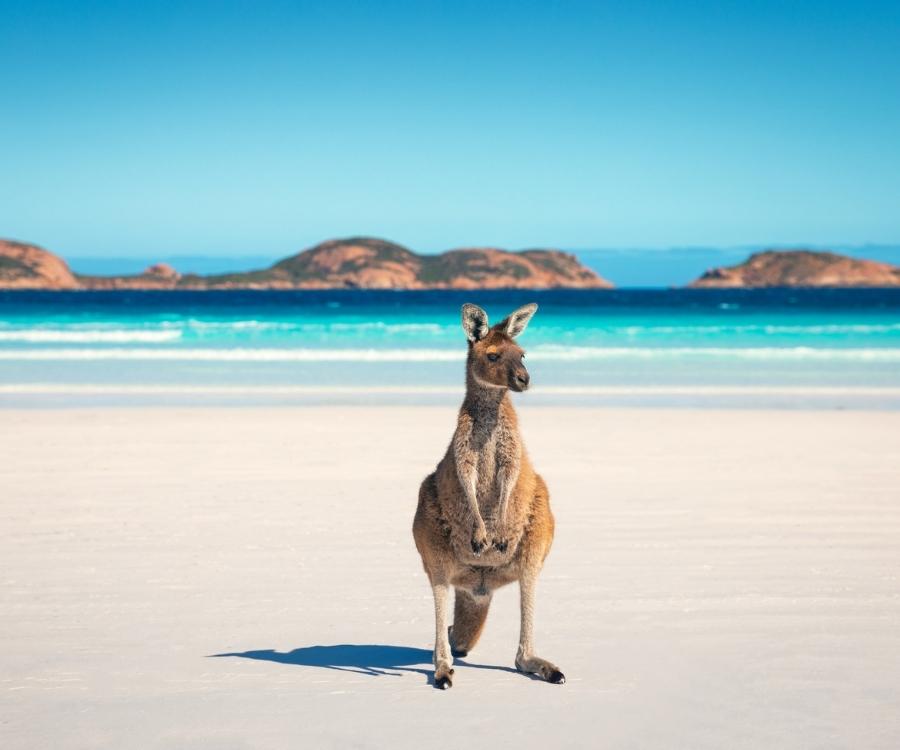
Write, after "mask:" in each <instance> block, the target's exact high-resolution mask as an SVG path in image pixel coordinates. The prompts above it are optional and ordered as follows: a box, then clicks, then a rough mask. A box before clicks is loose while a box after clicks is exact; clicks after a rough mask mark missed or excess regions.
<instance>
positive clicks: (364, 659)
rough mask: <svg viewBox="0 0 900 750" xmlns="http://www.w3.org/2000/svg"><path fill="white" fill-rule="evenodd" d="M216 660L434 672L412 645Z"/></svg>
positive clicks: (375, 672)
mask: <svg viewBox="0 0 900 750" xmlns="http://www.w3.org/2000/svg"><path fill="white" fill-rule="evenodd" d="M211 656H213V657H223V656H235V657H239V658H241V659H258V660H260V661H273V662H276V663H278V664H296V665H297V666H302V667H322V668H324V669H336V670H338V671H341V672H355V673H356V674H364V675H369V676H371V677H380V676H383V675H390V676H392V677H400V676H402V675H401V673H402V672H416V673H418V674H422V675H425V676H426V677H427V678H428V680H429V681H431V680H433V679H434V673H433V669H432V668H431V667H430V666H429V667H423V666H421V665H423V664H425V665H427V664H430V663H431V651H427V650H426V649H424V648H411V647H409V646H380V645H358V644H350V643H343V644H340V645H337V646H305V647H304V648H295V649H294V650H293V651H275V650H273V649H265V650H262V651H242V652H238V653H231V654H211ZM456 665H459V666H464V667H474V668H476V669H495V670H499V671H502V672H515V670H514V669H510V668H509V667H498V666H493V665H487V664H471V663H469V662H466V661H463V660H462V659H457V660H456Z"/></svg>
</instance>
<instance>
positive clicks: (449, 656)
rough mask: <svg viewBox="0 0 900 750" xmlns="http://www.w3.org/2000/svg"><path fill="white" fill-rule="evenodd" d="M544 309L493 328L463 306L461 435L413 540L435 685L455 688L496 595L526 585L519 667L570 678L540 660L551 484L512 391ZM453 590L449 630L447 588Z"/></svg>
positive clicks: (431, 488)
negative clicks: (539, 590)
mask: <svg viewBox="0 0 900 750" xmlns="http://www.w3.org/2000/svg"><path fill="white" fill-rule="evenodd" d="M536 310H537V305H535V304H531V305H525V306H524V307H521V308H519V309H518V310H516V311H515V312H514V313H512V314H511V315H510V316H509V317H508V318H505V319H504V320H503V321H502V322H500V323H498V324H497V325H495V326H493V327H492V328H491V327H489V326H488V316H487V313H486V312H485V311H484V310H482V309H481V308H480V307H478V306H477V305H472V304H465V305H463V307H462V326H463V330H464V331H465V333H466V337H467V338H468V340H469V354H468V359H467V361H466V396H465V399H464V400H463V404H462V407H461V408H460V410H459V417H458V419H457V424H456V432H455V433H454V435H453V439H452V441H451V442H450V446H449V447H448V448H447V452H446V454H445V455H444V458H443V459H441V462H440V463H439V464H438V466H437V469H436V470H435V471H434V472H433V473H432V474H429V475H428V476H427V477H426V478H425V481H424V482H422V486H421V488H420V489H419V504H418V507H417V509H416V516H415V520H414V521H413V537H414V539H415V542H416V548H417V549H418V550H419V554H420V555H421V556H422V564H423V566H424V568H425V573H426V574H427V575H428V580H429V581H430V582H431V587H432V591H433V593H434V619H435V638H434V686H435V687H436V688H440V689H442V690H446V689H447V688H449V687H451V686H452V685H453V657H454V656H456V657H464V656H466V655H467V654H468V652H469V651H470V650H471V649H472V648H473V647H474V646H475V644H476V642H477V641H478V638H479V637H480V636H481V632H482V630H483V628H484V622H485V619H486V618H487V613H488V608H489V607H490V604H491V596H492V595H493V592H494V590H495V589H498V588H500V587H501V586H504V585H506V584H508V583H512V582H513V581H518V582H519V596H520V606H521V631H520V634H519V648H518V651H517V652H516V660H515V664H516V668H517V669H518V670H519V671H520V672H523V673H525V674H533V675H537V676H538V677H540V678H543V679H544V680H546V681H548V682H552V683H556V684H561V683H563V682H565V680H566V678H565V676H564V675H563V673H562V672H561V671H560V670H559V667H557V666H556V665H555V664H553V663H552V662H549V661H547V660H546V659H541V658H540V657H538V656H536V655H535V653H534V643H533V623H534V597H535V585H536V583H537V577H538V574H539V573H540V570H541V567H542V566H543V564H544V559H545V558H546V557H547V553H548V552H549V551H550V545H551V544H552V542H553V528H554V521H553V514H552V513H551V512H550V495H549V493H548V491H547V485H546V484H545V483H544V480H543V479H542V478H541V476H540V475H539V474H537V473H536V472H535V471H534V469H533V468H532V466H531V462H530V461H529V460H528V455H527V454H526V453H525V447H524V445H523V443H522V438H521V436H520V435H519V426H518V420H517V418H516V411H515V409H514V408H513V405H512V401H511V399H510V397H509V391H515V392H517V393H521V392H522V391H525V390H527V389H528V385H529V380H530V378H529V375H528V371H527V370H526V369H525V365H524V364H523V362H522V360H523V358H524V356H525V353H524V352H523V350H522V349H521V348H520V347H519V345H518V344H517V343H516V342H515V338H516V337H517V336H519V335H520V334H521V333H522V332H523V331H524V330H525V327H526V326H527V325H528V322H529V321H530V320H531V317H532V315H534V313H535V311H536ZM451 586H453V587H454V589H455V591H456V595H455V598H456V601H455V605H454V612H453V625H452V626H451V627H448V622H447V617H448V599H449V594H450V587H451Z"/></svg>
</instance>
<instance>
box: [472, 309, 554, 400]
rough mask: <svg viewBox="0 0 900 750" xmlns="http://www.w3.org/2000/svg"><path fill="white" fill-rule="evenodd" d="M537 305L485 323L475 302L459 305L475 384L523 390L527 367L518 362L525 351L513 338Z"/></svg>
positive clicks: (523, 326) (527, 380)
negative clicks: (467, 340)
mask: <svg viewBox="0 0 900 750" xmlns="http://www.w3.org/2000/svg"><path fill="white" fill-rule="evenodd" d="M536 311H537V305H536V304H534V303H532V304H530V305H524V306H523V307H520V308H519V309H518V310H516V311H515V312H514V313H512V314H510V315H509V316H508V317H506V318H504V319H503V320H501V321H500V322H499V323H497V325H495V326H493V327H490V326H489V325H488V316H487V313H486V312H485V311H484V310H482V309H481V308H480V307H478V305H473V304H471V303H466V304H465V305H463V306H462V326H463V330H464V331H465V332H466V338H468V339H469V359H468V364H467V365H466V366H467V368H468V372H469V374H470V375H471V376H472V377H473V378H474V379H475V382H477V383H478V384H479V385H482V386H486V387H489V388H510V389H512V390H514V391H524V390H526V389H527V388H528V382H529V380H530V378H529V377H528V370H526V369H525V364H524V362H523V361H522V360H523V359H524V358H525V352H524V351H523V349H522V347H520V346H519V345H518V344H517V343H516V342H515V338H516V336H518V335H519V334H520V333H522V331H524V330H525V328H526V327H527V326H528V321H529V320H531V316H532V315H534V313H535V312H536Z"/></svg>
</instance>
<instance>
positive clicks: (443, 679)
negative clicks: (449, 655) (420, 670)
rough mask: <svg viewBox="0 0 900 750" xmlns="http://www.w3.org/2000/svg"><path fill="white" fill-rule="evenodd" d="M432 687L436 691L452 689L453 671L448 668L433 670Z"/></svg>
mask: <svg viewBox="0 0 900 750" xmlns="http://www.w3.org/2000/svg"><path fill="white" fill-rule="evenodd" d="M434 686H435V687H436V688H437V689H438V690H449V689H450V688H452V687H453V670H452V669H449V668H448V667H438V668H437V669H436V670H434Z"/></svg>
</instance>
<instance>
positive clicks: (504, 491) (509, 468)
mask: <svg viewBox="0 0 900 750" xmlns="http://www.w3.org/2000/svg"><path fill="white" fill-rule="evenodd" d="M497 479H498V482H499V485H500V508H499V510H498V512H497V524H496V533H495V534H494V539H493V545H494V547H496V548H497V551H498V552H506V548H507V547H508V546H509V538H508V536H507V529H506V514H507V512H508V509H509V498H510V495H512V492H513V489H514V488H515V486H516V482H517V481H518V479H519V467H518V465H517V464H511V465H501V466H500V469H499V470H498V472H497Z"/></svg>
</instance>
